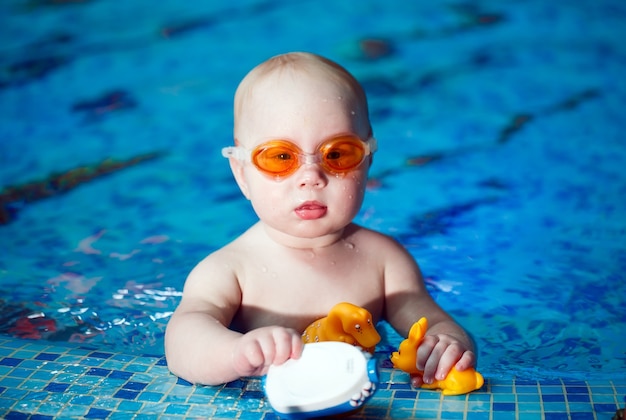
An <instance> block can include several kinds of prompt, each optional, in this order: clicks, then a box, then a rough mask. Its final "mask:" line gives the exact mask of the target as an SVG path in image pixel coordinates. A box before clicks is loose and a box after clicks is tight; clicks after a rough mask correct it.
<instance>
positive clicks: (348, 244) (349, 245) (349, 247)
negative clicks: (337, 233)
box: [346, 242, 354, 249]
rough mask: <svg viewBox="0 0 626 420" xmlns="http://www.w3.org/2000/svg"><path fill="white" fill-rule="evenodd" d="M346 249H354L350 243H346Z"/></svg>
mask: <svg viewBox="0 0 626 420" xmlns="http://www.w3.org/2000/svg"><path fill="white" fill-rule="evenodd" d="M346 248H348V249H354V244H353V243H352V242H346Z"/></svg>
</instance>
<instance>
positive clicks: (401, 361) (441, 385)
mask: <svg viewBox="0 0 626 420" xmlns="http://www.w3.org/2000/svg"><path fill="white" fill-rule="evenodd" d="M427 329H428V321H427V320H426V318H422V319H420V320H419V321H417V322H416V323H415V324H413V326H412V327H411V330H410V331H409V337H408V338H407V339H406V340H404V341H403V342H402V343H400V348H399V349H398V351H396V352H394V353H393V354H392V355H391V362H392V363H393V366H394V367H395V368H398V369H401V370H403V371H405V372H407V373H412V374H420V375H421V374H422V373H423V372H422V371H420V370H418V369H417V348H418V347H419V345H420V344H421V342H422V340H423V339H424V334H426V330H427ZM483 383H484V379H483V376H482V375H481V374H480V373H478V372H476V370H475V369H474V368H469V369H466V370H464V371H458V370H456V368H455V367H454V366H453V367H452V369H451V370H450V372H449V373H448V376H446V378H445V379H444V380H441V381H437V380H436V381H434V382H433V383H432V384H423V385H422V388H426V389H441V391H442V394H443V395H460V394H467V393H468V392H472V391H474V390H476V389H479V388H480V387H482V386H483Z"/></svg>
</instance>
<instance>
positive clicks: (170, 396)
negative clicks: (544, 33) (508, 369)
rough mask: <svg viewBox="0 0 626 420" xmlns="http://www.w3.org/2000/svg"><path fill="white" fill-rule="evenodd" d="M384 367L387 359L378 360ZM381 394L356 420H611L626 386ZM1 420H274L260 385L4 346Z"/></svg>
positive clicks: (388, 390) (385, 387)
mask: <svg viewBox="0 0 626 420" xmlns="http://www.w3.org/2000/svg"><path fill="white" fill-rule="evenodd" d="M381 358H384V355H382V356H381ZM380 379H381V383H380V386H379V388H378V391H377V393H376V394H375V395H374V397H373V398H372V399H371V400H370V401H369V402H368V403H367V404H366V406H365V407H364V408H363V409H362V410H361V411H359V412H357V413H354V414H353V415H352V416H351V417H352V418H356V419H385V418H387V419H415V418H417V419H468V420H496V419H527V420H534V419H546V420H560V419H563V420H565V419H581V420H582V419H589V420H592V419H609V418H611V417H612V416H613V415H615V413H616V411H617V409H618V408H619V407H622V408H623V406H624V396H626V377H622V378H614V379H612V380H563V379H551V380H528V379H516V378H494V377H487V378H486V381H485V385H484V386H483V387H482V388H481V389H480V390H478V391H475V392H472V393H470V394H467V395H460V396H445V397H444V396H442V395H441V393H440V392H438V391H427V390H415V389H412V388H411V386H410V385H409V383H408V375H407V374H405V373H403V372H401V371H398V370H393V369H389V368H381V369H380ZM0 418H4V419H7V420H10V419H39V420H43V419H65V418H67V419H74V418H87V419H132V418H137V419H184V418H205V419H250V420H254V419H275V418H277V417H276V415H275V414H274V413H273V412H272V410H271V408H270V406H269V405H268V402H267V400H266V399H265V397H264V393H263V390H262V385H261V380H260V379H258V378H249V379H242V380H238V381H234V382H231V383H228V384H226V385H224V386H197V385H192V384H189V383H188V382H186V381H183V380H181V379H179V378H177V377H176V376H174V375H172V374H170V373H169V371H168V369H167V364H166V360H165V358H164V357H163V356H160V355H142V356H132V355H127V354H120V353H114V352H108V351H102V350H96V349H93V348H88V347H84V346H78V345H76V346H72V345H57V344H56V343H51V342H44V341H26V340H20V339H14V338H10V337H6V336H0Z"/></svg>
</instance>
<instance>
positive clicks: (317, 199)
mask: <svg viewBox="0 0 626 420" xmlns="http://www.w3.org/2000/svg"><path fill="white" fill-rule="evenodd" d="M357 105H358V104H357V103H356V99H355V97H354V95H353V94H351V93H350V92H349V91H348V89H347V88H345V87H341V86H337V84H335V83H330V82H328V81H326V80H325V79H323V78H321V77H319V78H311V77H308V76H302V75H298V76H295V77H294V76H293V75H291V74H283V75H280V76H274V75H272V76H269V77H268V78H266V79H264V80H263V81H261V82H260V85H259V86H256V87H255V89H254V91H253V95H252V97H251V98H249V99H248V100H247V102H246V103H245V105H244V107H243V108H242V112H241V115H239V124H238V127H237V130H236V135H237V141H238V142H239V144H240V145H241V146H243V147H245V148H246V149H248V150H252V149H254V148H255V147H256V146H258V145H260V144H262V143H265V142H267V141H270V140H276V139H281V140H288V141H290V142H292V143H294V144H295V145H297V146H298V147H299V148H300V149H301V150H302V151H303V152H304V153H307V154H313V153H315V152H316V151H317V150H318V148H319V146H320V145H321V144H322V143H323V142H324V141H326V140H329V139H332V138H335V137H337V136H345V135H352V136H357V137H359V138H361V139H362V140H364V141H365V140H367V139H368V136H369V134H370V133H369V130H370V129H369V122H368V119H367V115H362V114H363V113H364V112H366V111H364V108H365V107H359V106H357ZM369 164H370V157H369V156H368V157H367V158H366V159H365V160H364V161H363V163H362V164H361V165H360V166H358V167H357V168H355V169H354V170H352V171H350V172H348V173H345V174H333V173H329V172H327V171H325V170H324V169H323V168H322V166H321V165H320V164H319V163H309V164H306V163H305V164H303V165H302V166H300V167H299V168H298V169H297V170H296V171H295V172H294V173H292V174H291V175H289V176H286V177H283V178H277V177H276V176H272V175H267V174H264V173H262V172H261V171H260V170H259V169H257V168H256V167H255V166H254V165H252V164H251V163H249V162H246V163H241V164H237V163H236V164H235V166H234V168H233V169H234V171H235V175H236V176H237V173H236V172H237V167H238V166H237V165H241V166H239V170H240V172H241V176H240V178H239V179H238V181H239V185H240V186H241V187H242V191H243V192H244V194H245V195H246V196H247V197H248V198H249V199H250V200H251V202H252V205H253V207H254V209H255V211H256V213H257V215H258V216H259V218H260V219H261V220H262V221H263V222H264V223H265V225H266V226H267V228H268V230H269V232H270V233H273V234H275V237H281V238H287V239H289V241H288V242H289V243H291V244H294V243H301V244H303V246H307V245H306V244H307V243H310V241H307V239H322V241H321V242H323V238H330V237H331V236H332V235H336V234H338V233H341V231H342V230H343V228H344V227H345V226H346V225H348V224H349V223H350V222H351V221H352V219H353V218H354V217H355V216H356V214H357V213H358V211H359V209H360V207H361V204H362V202H363V195H364V191H365V184H366V180H367V172H368V169H369ZM329 235H331V236H329ZM294 240H295V241H294ZM296 246H297V245H296Z"/></svg>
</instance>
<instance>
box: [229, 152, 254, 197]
mask: <svg viewBox="0 0 626 420" xmlns="http://www.w3.org/2000/svg"><path fill="white" fill-rule="evenodd" d="M228 161H229V162H230V170H231V171H232V172H233V176H234V177H235V181H237V185H239V189H240V190H241V193H242V194H243V195H244V196H245V197H246V198H247V199H248V200H250V190H249V188H248V183H247V182H246V177H245V176H244V174H243V162H241V161H240V160H239V159H235V158H233V157H231V158H229V159H228Z"/></svg>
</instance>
